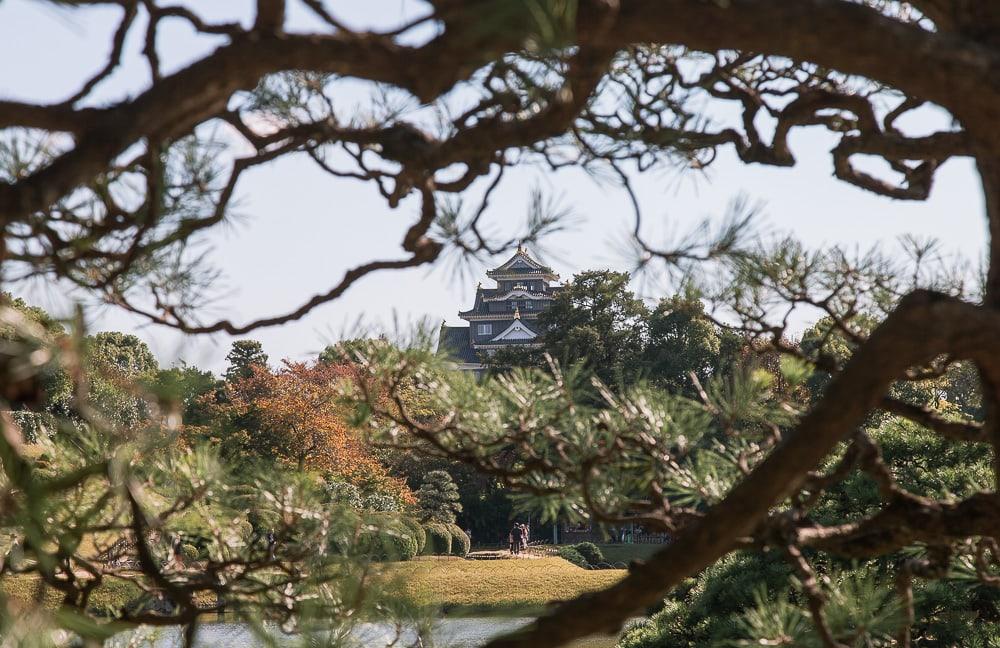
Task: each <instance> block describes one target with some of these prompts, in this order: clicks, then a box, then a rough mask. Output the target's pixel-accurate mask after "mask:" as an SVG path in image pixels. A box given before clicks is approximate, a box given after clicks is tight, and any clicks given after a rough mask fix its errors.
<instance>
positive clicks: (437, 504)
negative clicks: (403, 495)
mask: <svg viewBox="0 0 1000 648" xmlns="http://www.w3.org/2000/svg"><path fill="white" fill-rule="evenodd" d="M458 500H459V495H458V487H457V486H456V485H455V480H453V479H452V478H451V475H449V474H448V473H447V472H445V471H443V470H432V471H430V472H429V473H427V476H426V477H424V483H422V484H421V485H420V489H419V490H418V491H417V502H419V504H420V510H421V511H422V512H423V516H424V518H425V519H427V520H430V521H433V522H444V523H447V524H451V523H454V522H455V516H456V514H458V513H461V512H462V505H461V504H460V503H459V501H458Z"/></svg>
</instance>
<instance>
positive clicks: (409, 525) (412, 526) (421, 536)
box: [399, 517, 427, 554]
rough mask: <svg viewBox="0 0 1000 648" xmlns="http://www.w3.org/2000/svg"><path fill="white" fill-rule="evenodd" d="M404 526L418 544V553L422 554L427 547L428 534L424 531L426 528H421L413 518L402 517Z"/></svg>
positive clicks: (401, 520)
mask: <svg viewBox="0 0 1000 648" xmlns="http://www.w3.org/2000/svg"><path fill="white" fill-rule="evenodd" d="M399 521H400V522H402V524H403V526H405V527H406V529H407V530H408V531H409V532H410V535H411V536H413V539H414V540H415V541H416V543H417V553H418V554H422V553H423V552H424V547H426V546H427V532H426V531H424V527H422V526H420V522H418V521H417V520H415V519H413V518H411V517H402V518H400V519H399Z"/></svg>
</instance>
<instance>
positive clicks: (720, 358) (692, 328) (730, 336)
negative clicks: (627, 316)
mask: <svg viewBox="0 0 1000 648" xmlns="http://www.w3.org/2000/svg"><path fill="white" fill-rule="evenodd" d="M742 346H743V343H742V340H740V339H739V337H738V336H737V335H736V334H734V333H730V332H727V331H722V330H720V329H719V327H718V326H716V325H715V323H714V322H712V321H710V320H709V319H708V318H707V317H705V305H704V304H703V303H702V302H701V300H700V299H698V298H697V297H695V296H693V295H674V296H673V297H669V298H666V299H663V300H660V303H659V304H657V305H656V308H654V309H653V311H652V313H650V316H649V343H648V345H647V346H646V350H645V352H644V353H643V361H644V364H645V367H646V377H647V378H648V379H649V380H650V381H652V382H653V383H654V384H656V385H660V386H662V387H665V388H666V389H669V390H671V391H674V392H685V393H690V392H691V390H692V388H693V385H692V383H691V377H690V376H691V374H694V375H695V376H696V377H697V378H698V380H699V381H700V382H701V383H702V384H703V385H704V384H707V383H708V381H709V380H710V379H711V378H712V376H714V375H716V374H717V373H719V372H720V371H723V370H726V369H729V368H731V367H732V364H733V363H734V362H735V359H736V357H737V355H738V353H739V350H740V348H741V347H742Z"/></svg>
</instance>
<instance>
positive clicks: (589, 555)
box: [573, 542, 607, 567]
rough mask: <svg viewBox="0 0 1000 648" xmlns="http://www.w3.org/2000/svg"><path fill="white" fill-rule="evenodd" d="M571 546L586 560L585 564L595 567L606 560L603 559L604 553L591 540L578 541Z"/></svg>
mask: <svg viewBox="0 0 1000 648" xmlns="http://www.w3.org/2000/svg"><path fill="white" fill-rule="evenodd" d="M573 548H574V549H576V550H577V552H579V554H580V555H581V556H583V559H584V560H586V561H587V564H588V565H590V566H591V567H596V566H597V565H600V564H601V563H603V562H607V561H606V560H605V559H604V554H603V553H602V552H601V549H600V547H598V546H597V545H595V544H594V543H593V542H580V543H577V544H575V545H573Z"/></svg>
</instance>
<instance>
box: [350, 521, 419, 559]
mask: <svg viewBox="0 0 1000 648" xmlns="http://www.w3.org/2000/svg"><path fill="white" fill-rule="evenodd" d="M358 552H359V553H360V554H362V555H364V556H367V557H369V558H371V559H372V560H378V561H383V562H393V561H398V560H409V559H411V558H413V557H414V556H416V555H417V541H416V539H415V538H414V537H413V536H412V535H410V533H409V531H408V529H406V528H405V527H403V526H402V525H400V526H399V527H397V528H390V529H380V530H378V531H365V532H363V533H362V534H361V535H360V536H359V537H358Z"/></svg>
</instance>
